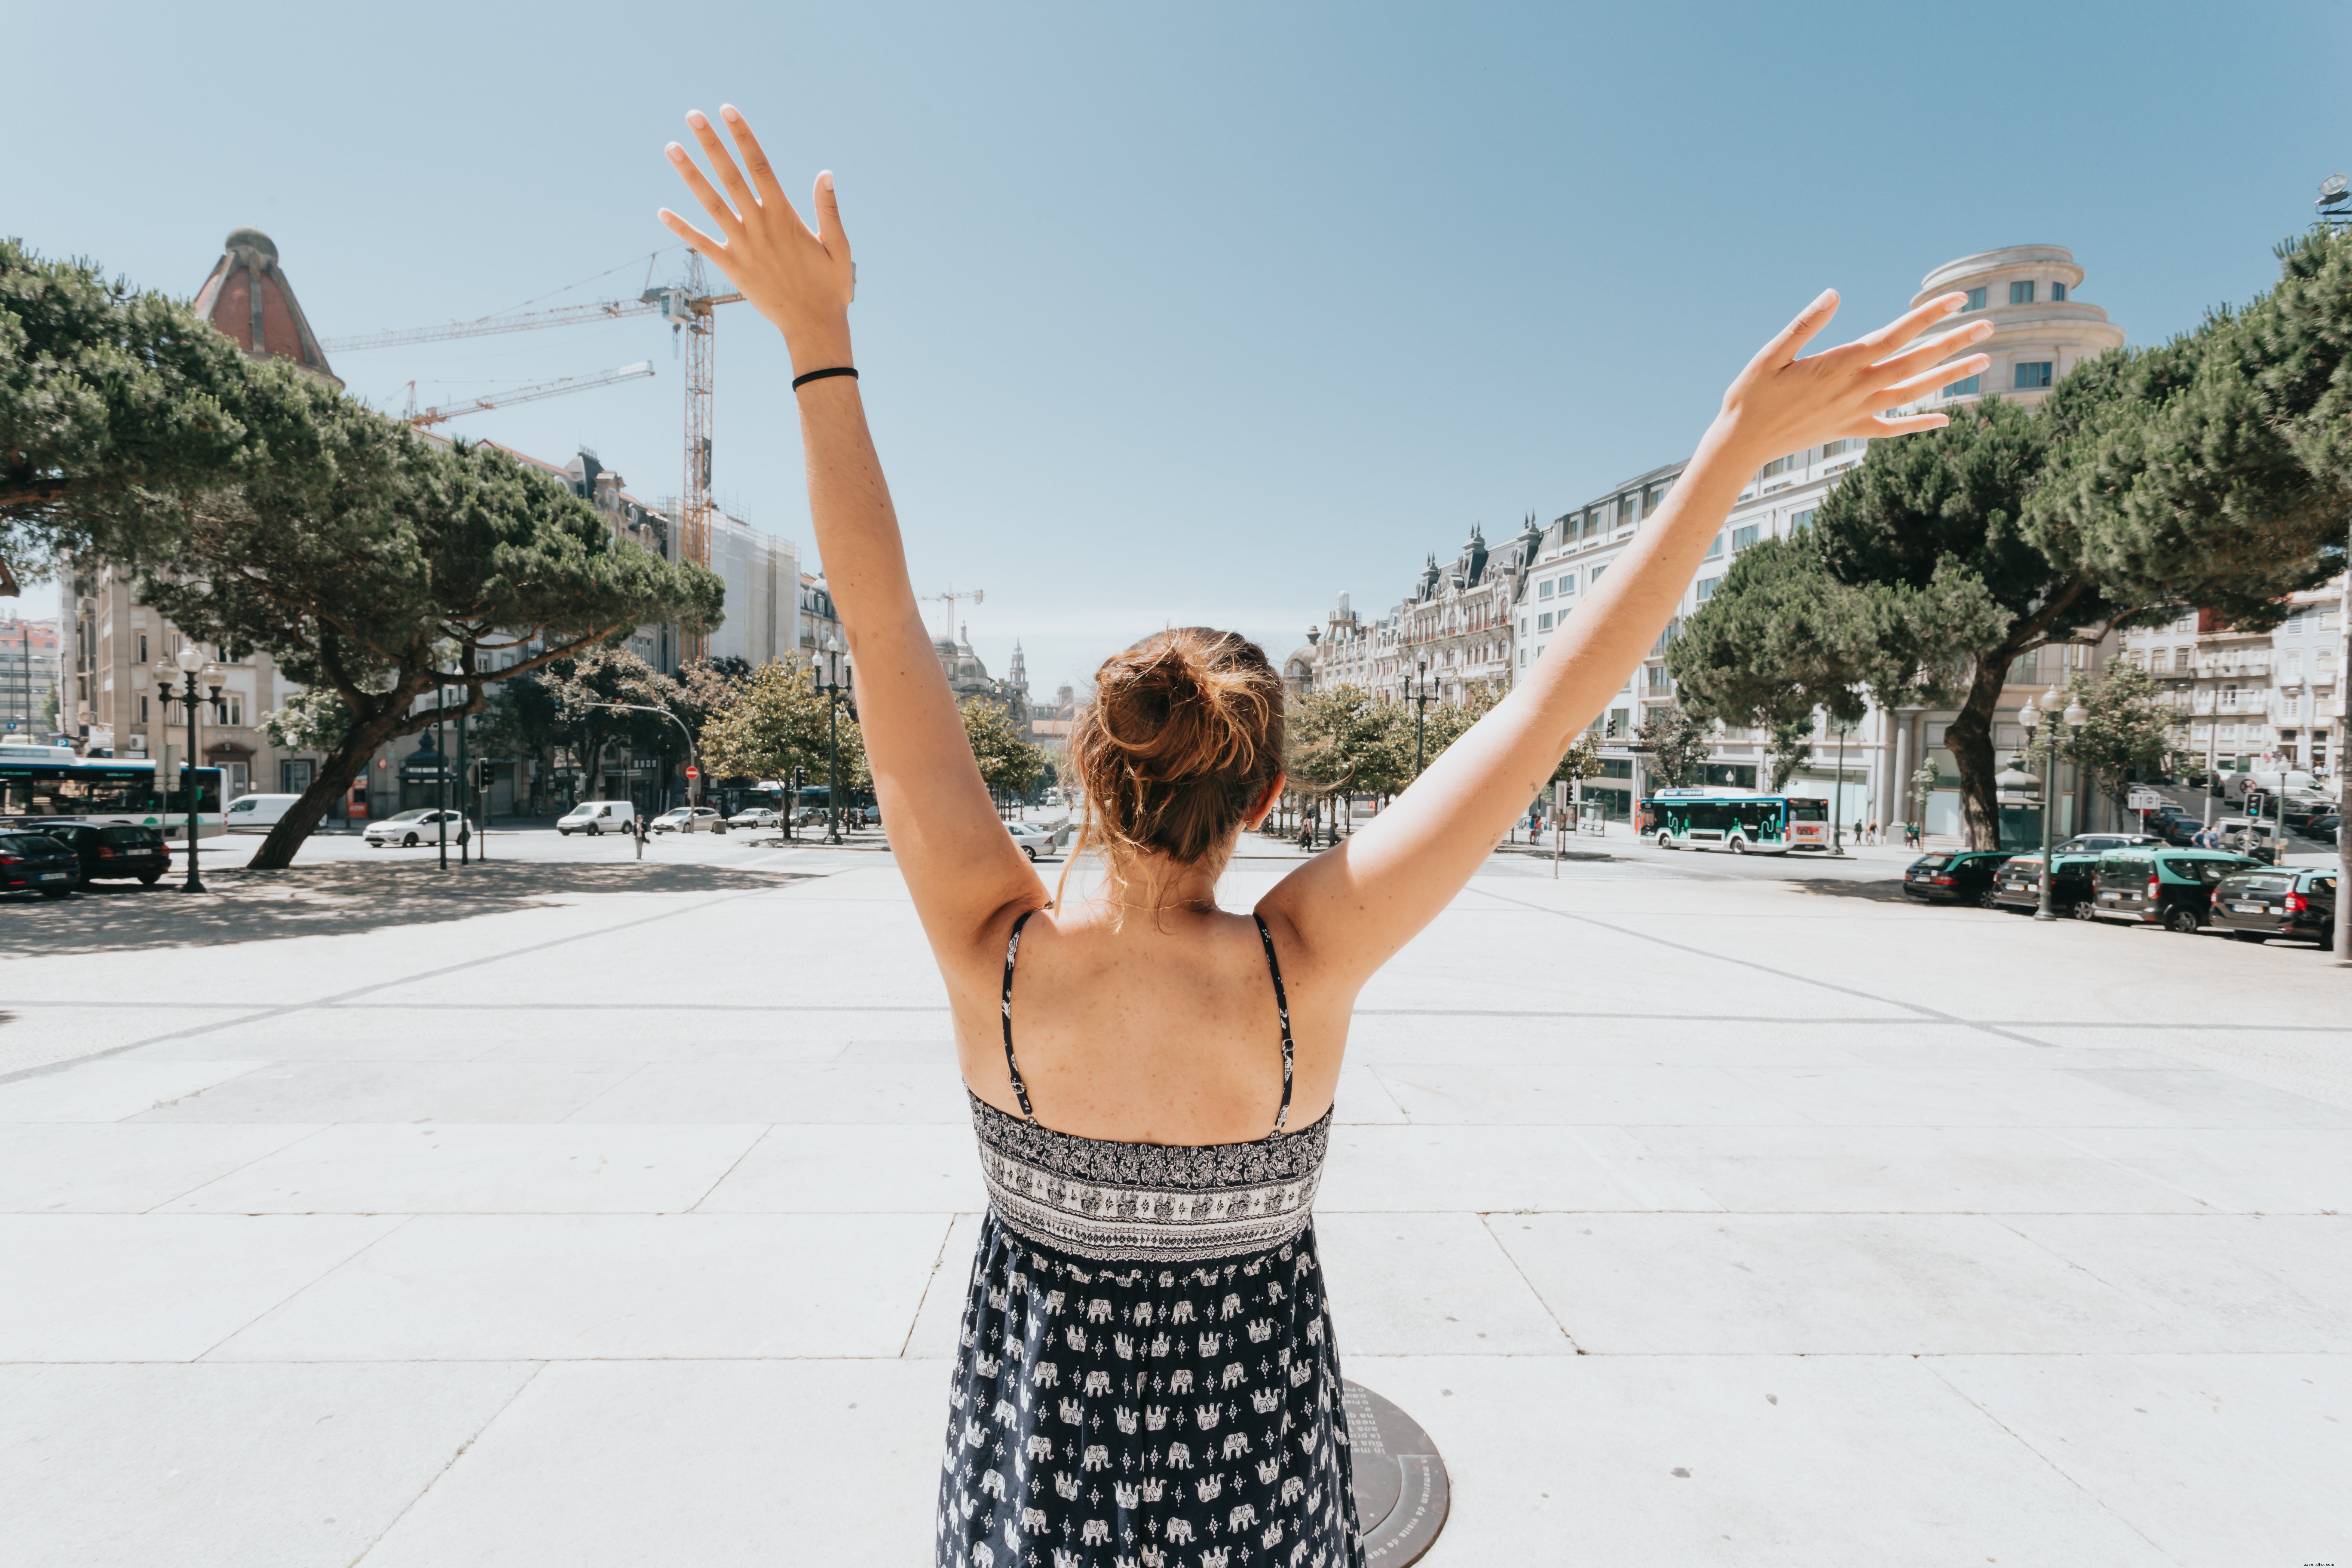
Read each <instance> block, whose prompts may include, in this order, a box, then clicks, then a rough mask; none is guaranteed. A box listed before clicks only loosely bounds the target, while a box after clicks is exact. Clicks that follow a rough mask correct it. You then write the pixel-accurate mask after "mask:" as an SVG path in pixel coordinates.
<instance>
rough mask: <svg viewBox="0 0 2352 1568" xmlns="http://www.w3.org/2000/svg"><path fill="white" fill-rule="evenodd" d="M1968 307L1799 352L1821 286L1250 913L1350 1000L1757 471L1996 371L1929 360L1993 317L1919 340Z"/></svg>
mask: <svg viewBox="0 0 2352 1568" xmlns="http://www.w3.org/2000/svg"><path fill="white" fill-rule="evenodd" d="M1966 302H1967V300H1966V296H1964V295H1959V294H1947V295H1945V296H1943V297H1941V298H1940V299H1936V300H1929V301H1928V302H1927V304H1925V305H1922V306H1920V307H1918V308H1917V309H1916V310H1912V311H1910V312H1909V313H1907V314H1906V315H1904V316H1902V317H1900V318H1898V319H1897V320H1895V321H1892V322H1889V323H1888V324H1887V325H1885V326H1884V327H1881V328H1880V329H1879V330H1878V331H1874V332H1872V333H1869V334H1868V335H1866V336H1864V337H1863V338H1861V339H1859V340H1857V341H1856V342H1851V343H1847V344H1845V345H1843V347H1839V348H1834V349H1830V350H1827V351H1825V352H1823V353H1818V354H1812V355H1809V356H1807V357H1804V358H1799V357H1798V354H1799V351H1800V350H1801V349H1802V348H1803V347H1804V346H1805V344H1806V342H1808V341H1810V340H1811V338H1812V337H1813V336H1814V334H1815V333H1817V332H1819V331H1821V330H1822V328H1823V327H1825V326H1827V325H1828V324H1829V320H1830V318H1831V316H1832V315H1833V314H1835V313H1836V310H1837V295H1836V294H1835V293H1834V292H1826V293H1823V294H1822V297H1821V298H1820V299H1818V300H1814V301H1813V302H1812V304H1811V305H1810V306H1808V307H1807V308H1806V309H1805V310H1804V313H1803V314H1801V315H1800V316H1799V317H1798V318H1797V319H1796V320H1795V321H1791V322H1790V323H1789V325H1788V326H1787V327H1786V328H1785V329H1783V330H1782V331H1780V334H1779V335H1778V336H1776V337H1775V338H1773V340H1772V341H1771V342H1769V343H1767V344H1765V345H1764V347H1763V349H1762V350H1761V351H1759V353H1757V355H1756V357H1755V358H1754V359H1753V360H1751V361H1750V362H1749V363H1748V368H1747V369H1746V370H1744V371H1742V372H1741V373H1740V374H1739V378H1738V380H1737V381H1735V382H1733V383H1732V384H1731V389H1730V390H1729V391H1728V392H1727V393H1725V394H1724V396H1723V409H1722V412H1721V413H1720V414H1719V415H1718V416H1717V418H1716V421H1715V423H1714V424H1713V425H1712V426H1708V428H1707V432H1706V436H1705V437H1702V438H1701V440H1700V441H1699V445H1698V450H1697V451H1696V453H1695V454H1694V455H1693V456H1692V458H1691V460H1690V462H1689V464H1688V465H1687V466H1686V467H1685V468H1684V470H1683V475H1682V478H1681V479H1677V480H1676V481H1675V487H1674V489H1672V490H1671V491H1669V492H1668V494H1667V496H1666V500H1665V504H1664V506H1663V507H1661V508H1660V509H1659V511H1658V514H1657V516H1656V517H1655V518H1654V519H1652V520H1650V521H1647V522H1645V523H1644V525H1643V530H1642V533H1641V536H1640V537H1639V538H1637V539H1636V540H1635V541H1634V542H1633V544H1632V545H1631V546H1629V547H1628V548H1627V549H1626V551H1625V552H1624V553H1623V554H1622V555H1620V556H1619V557H1618V558H1617V560H1616V562H1615V563H1613V564H1612V565H1611V567H1610V569H1609V575H1608V577H1607V579H1606V580H1605V581H1604V582H1603V583H1601V584H1600V585H1599V586H1597V587H1596V588H1594V589H1593V590H1592V592H1591V594H1589V595H1586V597H1585V598H1584V600H1583V602H1582V603H1581V604H1580V605H1579V606H1578V608H1577V611H1576V614H1575V615H1574V616H1570V618H1569V621H1568V625H1567V626H1566V628H1565V629H1564V630H1562V631H1561V632H1560V633H1559V635H1558V636H1556V637H1553V638H1552V640H1551V645H1550V646H1549V647H1547V648H1546V649H1545V650H1544V654H1543V657H1542V658H1539V659H1538V660H1537V661H1536V663H1535V667H1534V668H1531V669H1530V670H1528V673H1527V675H1526V677H1525V678H1524V679H1521V680H1520V681H1519V683H1518V684H1517V686H1516V687H1514V688H1513V689H1512V691H1511V693H1510V695H1509V696H1508V697H1506V698H1505V699H1504V700H1502V701H1501V702H1499V703H1497V704H1496V706H1495V708H1494V709H1493V710H1491V711H1489V712H1488V713H1487V714H1486V717H1485V718H1483V719H1481V720H1479V721H1478V722H1477V723H1476V724H1475V725H1473V726H1472V727H1471V729H1470V731H1469V732H1468V733H1467V734H1465V735H1464V736H1463V737H1462V738H1461V739H1460V740H1458V741H1456V742H1454V744H1453V745H1451V746H1449V747H1447V748H1446V749H1445V751H1444V752H1443V753H1441V754H1440V755H1439V756H1438V758H1437V760H1436V761H1435V762H1433V763H1431V764H1430V765H1429V767H1428V768H1427V769H1426V770H1425V771H1424V772H1423V773H1422V775H1421V777H1419V778H1418V779H1416V780H1414V781H1413V783H1412V786H1411V787H1410V788H1408V789H1406V790H1405V792H1404V793H1403V794H1402V795H1399V796H1397V798H1396V800H1395V802H1394V803H1393V804H1392V805H1390V806H1389V808H1388V809H1387V810H1385V811H1383V812H1381V814H1380V815H1379V816H1377V817H1374V818H1373V819H1372V822H1371V824H1370V826H1367V827H1366V828H1364V829H1363V830H1362V831H1361V832H1360V833H1358V834H1357V835H1356V836H1355V837H1352V838H1349V840H1348V841H1347V842H1346V843H1345V844H1344V845H1342V846H1340V847H1339V848H1337V849H1334V850H1332V851H1330V852H1329V853H1328V854H1325V855H1321V856H1318V857H1317V858H1315V859H1313V860H1310V861H1308V862H1307V864H1306V865H1304V866H1302V867H1300V868H1298V869H1297V870H1296V871H1293V872H1292V873H1291V874H1290V875H1289V876H1288V877H1286V878H1285V879H1283V880H1282V882H1281V883H1280V884H1279V885H1278V886H1277V887H1276V889H1274V891H1273V892H1272V893H1270V894H1268V895H1267V896H1266V898H1265V900H1264V902H1263V903H1262V904H1261V905H1260V908H1261V909H1264V910H1268V911H1278V912H1280V913H1281V914H1283V915H1284V916H1286V918H1287V919H1288V921H1289V922H1290V924H1291V926H1292V928H1293V930H1294V931H1295V932H1296V933H1297V941H1298V942H1299V943H1300V945H1301V946H1303V947H1304V948H1305V950H1306V955H1305V956H1306V957H1307V961H1308V962H1310V963H1314V964H1315V965H1316V967H1317V968H1318V971H1319V972H1320V973H1322V974H1323V975H1325V976H1327V977H1328V980H1329V981H1331V982H1333V983H1336V984H1338V985H1339V986H1340V987H1341V988H1342V989H1345V990H1347V991H1348V993H1349V994H1352V988H1353V986H1355V985H1360V984H1362V983H1363V981H1364V980H1365V979H1367V978H1369V977H1370V974H1371V973H1372V972H1373V971H1374V970H1376V969H1378V968H1379V967H1380V966H1381V964H1382V963H1386V962H1387V961H1388V959H1389V957H1390V955H1391V954H1392V953H1394V952H1396V951H1397V950H1398V949H1399V948H1401V947H1402V946H1403V945H1404V944H1405V943H1406V942H1409V941H1411V940H1412V937H1413V935H1414V933H1416V932H1417V931H1420V930H1421V928H1422V927H1423V926H1424V925H1426V924H1428V923H1429V921H1431V920H1432V919H1433V918H1434V917H1435V916H1436V914H1437V911H1438V910H1442V909H1444V907H1445V906H1446V904H1448V903H1449V902H1451V901H1452V900H1453V898H1454V895H1455V894H1456V893H1458V892H1460V891H1461V890H1462V889H1463V886H1464V885H1465V883H1467V882H1468V881H1469V880H1470V877H1471V873H1473V872H1474V871H1475V870H1476V869H1477V868H1478V867H1479V866H1480V865H1481V864H1482V863H1484V861H1485V860H1486V857H1487V855H1488V854H1490V853H1491V852H1492V851H1493V849H1494V847H1495V845H1496V842H1497V841H1498V840H1499V839H1501V837H1503V834H1504V831H1505V830H1506V829H1507V827H1509V826H1510V825H1511V823H1512V822H1513V821H1514V820H1516V819H1517V816H1518V815H1519V814H1520V813H1521V812H1524V811H1525V810H1527V808H1528V802H1529V801H1530V800H1533V799H1534V798H1535V797H1536V795H1537V792H1538V791H1539V790H1541V789H1542V788H1543V785H1544V784H1545V782H1546V781H1547V780H1549V778H1550V777H1551V775H1552V773H1553V770H1554V769H1556V768H1558V767H1559V759H1560V757H1561V755H1562V754H1563V753H1564V752H1567V750H1568V747H1569V743H1570V742H1571V741H1573V740H1574V739H1575V738H1576V735H1577V732H1578V731H1580V730H1582V729H1583V728H1584V727H1585V726H1586V725H1587V724H1589V723H1591V721H1592V720H1593V718H1594V716H1595V715H1597V714H1598V713H1599V712H1600V711H1601V709H1602V708H1603V707H1604V706H1606V705H1607V703H1608V701H1609V700H1610V699H1611V698H1612V696H1614V695H1615V694H1616V693H1617V691H1618V690H1619V689H1621V688H1622V686H1623V684H1624V681H1625V678H1626V677H1627V676H1628V675H1629V674H1631V673H1632V672H1633V668H1634V667H1635V666H1636V665H1638V664H1639V663H1640V662H1641V661H1642V658H1643V655H1645V654H1646V653H1647V652H1648V650H1649V648H1650V647H1651V645H1652V644H1653V643H1654V642H1655V641H1656V640H1657V637H1658V633H1659V632H1660V631H1661V630H1662V629H1664V626H1665V624H1666V622H1667V621H1668V620H1669V619H1670V618H1671V617H1672V616H1673V615H1674V613H1675V605H1677V604H1679V603H1680V602H1681V600H1682V595H1683V590H1684V589H1685V587H1687V586H1689V584H1690V580H1691V576H1692V574H1693V573H1695V572H1696V570H1697V569H1698V563H1699V561H1700V559H1701V557H1702V555H1703V554H1704V553H1705V552H1706V545H1707V542H1708V541H1709V540H1711V539H1713V538H1714V537H1715V535H1716V532H1717V531H1718V530H1719V529H1721V528H1722V526H1723V521H1724V518H1725V516H1726V515H1727V513H1729V511H1730V510H1731V504H1732V502H1733V501H1735V500H1738V497H1739V492H1740V490H1741V489H1744V488H1745V487H1746V486H1747V483H1748V479H1749V477H1750V476H1751V475H1753V474H1754V473H1755V472H1756V470H1757V469H1758V468H1759V467H1761V466H1762V465H1763V464H1764V463H1766V462H1769V460H1771V459H1772V458H1777V457H1779V456H1780V455H1781V454H1782V453H1785V452H1794V451H1801V450H1802V449H1803V448H1805V447H1810V446H1813V445H1815V444H1816V443H1819V442H1822V441H1829V440H1835V439H1837V438H1838V437H1850V436H1861V437H1889V436H1905V435H1909V434H1910V433H1912V432H1913V431H1916V430H1932V429H1935V428H1937V426H1942V425H1945V424H1947V423H1948V420H1947V419H1946V417H1945V416H1943V415H1941V414H1919V415H1913V416H1908V417H1905V418H1888V417H1885V416H1884V414H1883V411H1884V410H1885V409H1887V408H1890V407H1893V406H1895V405H1898V404H1903V403H1907V402H1910V401H1912V400H1914V399H1916V398H1917V397H1918V396H1919V395H1921V394H1923V393H1924V392H1925V391H1927V388H1928V387H1930V386H1932V385H1935V384H1938V383H1940V382H1948V381H1954V380H1958V379H1959V378H1961V377H1963V376H1967V375H1969V374H1973V373H1974V372H1976V371H1979V370H1981V369H1983V368H1984V367H1985V365H1986V364H1987V363H1989V362H1988V361H1987V360H1986V358H1985V356H1983V355H1982V354H1978V355H1974V356H1971V357H1969V358H1968V359H1964V360H1960V361H1958V362H1957V363H1939V362H1942V361H1943V360H1944V359H1945V356H1947V355H1948V354H1949V353H1952V351H1953V350H1954V349H1956V348H1959V347H1963V346H1965V345H1967V344H1969V343H1974V342H1979V341H1981V340H1982V339H1983V338H1984V337H1985V336H1986V335H1987V334H1988V333H1990V331H1992V327H1991V324H1990V322H1978V323H1976V324H1974V325H1972V326H1969V327H1964V328H1962V329H1960V330H1959V331H1956V332H1952V333H1948V334H1947V335H1945V336H1943V337H1939V338H1935V339H1932V340H1930V341H1928V342H1924V343H1918V344H1916V346H1914V344H1913V341H1914V340H1915V339H1916V338H1917V337H1918V335H1919V334H1920V333H1921V332H1923V331H1926V330H1927V328H1928V327H1929V326H1931V325H1933V324H1934V323H1936V322H1937V321H1942V320H1944V319H1945V318H1946V317H1948V316H1949V315H1950V314H1951V313H1952V312H1953V311H1954V310H1958V309H1959V308H1960V306H1961V305H1963V304H1965V303H1966Z"/></svg>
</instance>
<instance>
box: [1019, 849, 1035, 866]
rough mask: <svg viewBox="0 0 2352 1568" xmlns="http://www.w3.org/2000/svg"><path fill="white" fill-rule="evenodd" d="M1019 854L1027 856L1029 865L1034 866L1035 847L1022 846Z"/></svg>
mask: <svg viewBox="0 0 2352 1568" xmlns="http://www.w3.org/2000/svg"><path fill="white" fill-rule="evenodd" d="M1021 853H1023V854H1024V855H1026V856H1028V857H1029V860H1030V863H1031V864H1032V865H1034V864H1035V863H1036V860H1037V848H1036V846H1034V845H1033V844H1024V845H1023V846H1022V847H1021Z"/></svg>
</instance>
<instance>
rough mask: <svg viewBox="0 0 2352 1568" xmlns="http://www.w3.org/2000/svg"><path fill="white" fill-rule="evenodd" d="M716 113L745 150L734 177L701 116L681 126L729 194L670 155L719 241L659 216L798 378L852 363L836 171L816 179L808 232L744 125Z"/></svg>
mask: <svg viewBox="0 0 2352 1568" xmlns="http://www.w3.org/2000/svg"><path fill="white" fill-rule="evenodd" d="M719 116H720V118H722V119H724V120H725V121H727V129H728V132H729V133H730V135H732V136H733V137H734V138H735V145H736V146H737V147H739V148H740V149H741V151H742V154H743V166H742V168H740V169H739V168H738V167H737V166H736V163H735V159H734V158H733V157H732V156H731V155H730V153H728V151H727V147H726V145H725V143H723V142H720V141H719V132H717V131H716V130H714V129H712V127H711V124H710V121H709V117H707V116H706V115H704V114H703V112H702V111H701V110H694V111H692V112H691V113H689V114H688V115H687V117H686V123H687V126H688V129H689V130H691V131H692V132H694V136H695V140H696V141H698V142H701V143H702V151H703V153H704V155H705V156H707V157H708V158H709V160H710V166H711V167H712V168H713V169H715V170H717V171H718V173H719V184H721V185H723V186H725V187H726V193H727V194H726V195H723V196H722V195H719V192H718V191H717V190H715V189H713V188H712V186H711V184H710V182H709V180H708V179H706V178H705V177H704V176H703V173H702V171H701V170H700V169H699V168H697V167H696V166H695V163H694V160H693V158H691V157H690V156H688V153H687V151H686V149H685V148H683V147H681V146H679V145H678V144H677V142H671V143H670V144H669V148H668V152H669V159H670V162H671V163H672V164H674V165H675V166H676V167H677V173H678V177H679V178H680V179H683V180H684V181H685V182H686V184H687V189H688V190H690V191H692V192H693V193H694V198H695V200H697V201H698V202H700V203H701V204H702V210H703V211H704V212H706V213H708V214H709V215H710V222H711V224H712V226H714V227H715V228H717V229H718V231H719V232H718V234H717V235H716V236H712V235H709V234H705V233H704V232H702V231H701V230H700V229H698V228H696V227H695V226H693V225H692V224H689V223H688V222H687V221H686V220H685V219H684V218H682V217H680V216H677V214H676V213H674V212H672V211H670V209H669V208H667V207H664V208H662V209H661V221H662V222H663V223H664V224H665V225H667V226H668V228H669V231H670V232H671V233H672V234H675V235H677V237H679V238H680V239H683V240H685V241H686V242H687V244H688V245H690V246H692V247H694V248H695V249H696V250H698V251H700V252H701V253H702V254H703V255H704V256H706V257H708V258H709V259H710V261H711V263H712V265H714V266H716V267H717V268H719V271H721V272H723V273H725V274H726V275H727V280H728V281H729V282H730V283H732V284H734V285H735V287H736V289H738V290H740V292H741V293H742V295H743V298H745V299H746V300H750V301H751V304H752V306H753V307H754V308H755V309H757V310H759V312H760V314H761V315H763V316H765V317H767V318H768V320H769V321H772V322H774V323H775V324H776V327H777V329H778V330H779V331H782V333H783V334H784V343H785V346H786V347H787V348H789V349H790V350H791V351H792V355H793V370H794V371H796V372H798V371H808V370H818V369H823V368H825V367H827V366H830V365H836V364H849V363H853V362H852V361H851V359H850V355H849V301H850V300H851V298H852V297H853V296H854V295H855V294H856V291H857V269H856V265H855V264H854V263H853V262H852V261H851V260H850V257H849V238H848V237H847V236H846V235H845V234H843V233H842V230H841V207H840V205H839V203H838V202H837V201H836V200H835V196H834V191H833V173H832V171H831V170H827V171H826V172H825V173H824V174H819V175H818V176H817V177H816V194H815V197H814V201H815V205H816V229H815V231H814V233H812V232H811V231H810V229H809V226H808V225H807V224H805V223H803V221H802V220H801V215H800V214H799V213H797V212H795V211H793V204H792V203H791V202H790V201H789V200H788V199H786V197H785V195H784V190H783V187H782V185H780V184H777V183H776V174H775V170H774V169H773V168H772V167H771V166H770V164H769V163H768V155H767V153H765V152H763V151H762V150H761V146H760V141H759V138H758V137H756V136H754V135H752V134H751V125H750V123H749V122H748V121H745V120H744V118H743V116H742V115H741V114H740V112H738V111H737V110H736V109H735V107H734V105H732V104H722V105H720V106H719ZM745 169H748V170H749V171H750V178H749V179H748V180H747V179H746V178H745V176H744V172H743V171H744V170H745Z"/></svg>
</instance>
